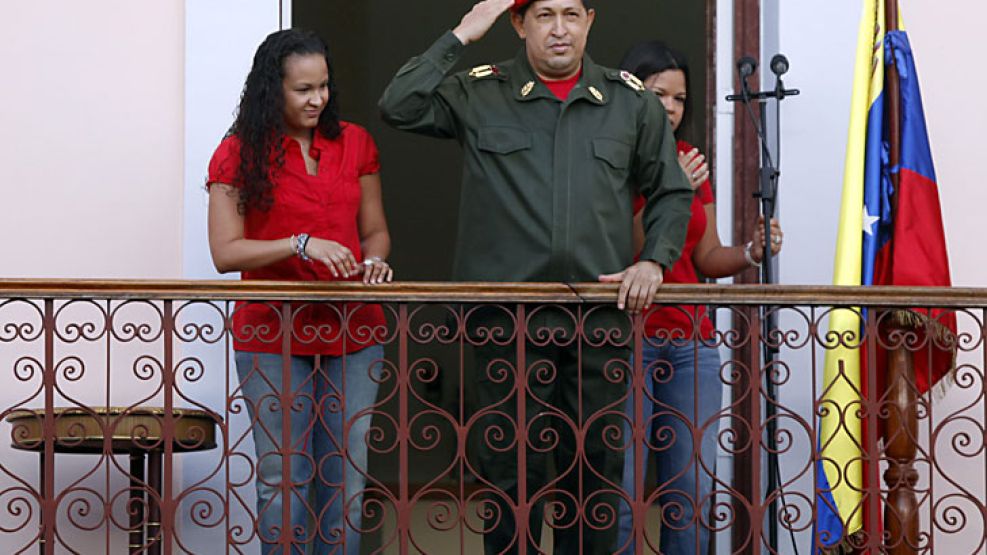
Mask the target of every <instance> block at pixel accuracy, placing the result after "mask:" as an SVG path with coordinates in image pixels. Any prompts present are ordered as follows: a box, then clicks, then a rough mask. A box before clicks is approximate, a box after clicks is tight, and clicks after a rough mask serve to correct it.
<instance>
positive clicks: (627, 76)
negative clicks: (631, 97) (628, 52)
mask: <svg viewBox="0 0 987 555" xmlns="http://www.w3.org/2000/svg"><path fill="white" fill-rule="evenodd" d="M607 77H609V78H610V79H611V80H612V81H620V82H621V83H623V84H624V85H626V86H627V88H629V89H631V90H633V91H635V92H638V93H643V92H644V91H645V90H647V89H646V88H645V86H644V83H642V82H641V80H640V79H638V78H637V76H635V75H634V74H633V73H631V72H629V71H626V70H616V69H615V70H613V71H609V72H607Z"/></svg>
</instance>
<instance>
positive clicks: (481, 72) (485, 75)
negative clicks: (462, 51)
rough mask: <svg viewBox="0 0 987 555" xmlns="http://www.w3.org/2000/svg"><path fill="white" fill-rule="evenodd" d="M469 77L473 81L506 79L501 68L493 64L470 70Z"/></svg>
mask: <svg viewBox="0 0 987 555" xmlns="http://www.w3.org/2000/svg"><path fill="white" fill-rule="evenodd" d="M467 75H469V78H470V79H473V80H478V79H490V78H500V79H503V78H505V76H504V74H503V72H502V71H501V70H500V68H499V67H497V66H496V65H493V64H484V65H482V66H476V67H474V68H473V69H471V70H469V73H468V74H467Z"/></svg>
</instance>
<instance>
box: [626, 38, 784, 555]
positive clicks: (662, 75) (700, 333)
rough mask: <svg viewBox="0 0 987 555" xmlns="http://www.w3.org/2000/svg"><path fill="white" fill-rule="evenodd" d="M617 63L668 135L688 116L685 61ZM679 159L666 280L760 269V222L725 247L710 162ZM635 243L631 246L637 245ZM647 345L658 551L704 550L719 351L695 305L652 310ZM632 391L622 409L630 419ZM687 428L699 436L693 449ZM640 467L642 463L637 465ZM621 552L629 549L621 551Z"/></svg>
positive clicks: (775, 240)
mask: <svg viewBox="0 0 987 555" xmlns="http://www.w3.org/2000/svg"><path fill="white" fill-rule="evenodd" d="M620 67H621V68H622V69H624V70H627V71H630V72H631V73H633V74H634V75H636V76H637V77H638V78H639V79H640V80H641V81H642V82H643V83H644V86H645V87H647V88H648V90H650V91H652V92H654V93H655V94H657V95H658V97H659V98H660V99H661V103H662V105H664V107H665V111H666V112H667V113H668V119H669V120H670V121H671V124H672V129H674V130H675V134H676V137H679V138H680V137H681V136H682V134H683V127H682V123H683V121H684V120H686V119H687V115H688V114H689V108H690V103H689V95H688V85H689V67H688V63H687V62H686V59H685V57H684V56H683V55H682V54H680V53H679V52H676V51H674V50H672V49H670V48H668V47H667V46H665V45H664V44H663V43H661V42H659V41H650V42H645V43H642V44H639V45H637V46H635V47H633V48H631V49H630V50H629V51H628V52H627V54H625V55H624V60H623V61H622V62H621V65H620ZM678 151H679V164H680V165H681V166H682V170H683V171H685V173H686V175H687V176H688V177H689V179H690V181H691V183H692V187H693V189H695V190H696V196H695V198H694V199H693V202H692V218H691V219H690V220H689V229H688V232H687V234H686V240H685V246H684V248H683V250H682V257H681V258H680V259H679V261H678V262H676V263H675V265H674V266H673V267H672V268H671V269H670V270H668V271H667V272H666V273H665V276H664V282H665V283H698V282H699V274H702V275H703V276H706V277H708V278H721V277H727V276H732V275H735V274H738V273H740V272H742V271H744V270H746V269H747V268H750V267H751V266H760V265H761V258H762V256H763V253H764V251H763V246H764V234H763V231H762V230H763V226H764V220H763V219H761V221H760V224H759V225H758V226H756V229H757V231H756V232H755V234H754V238H753V240H752V241H750V242H748V243H747V244H745V245H742V246H735V247H729V246H724V245H723V244H722V242H721V241H720V236H719V233H718V232H717V230H716V206H715V205H714V203H713V200H714V199H713V191H712V189H711V188H710V184H709V167H708V165H707V164H706V159H705V157H704V156H703V154H702V153H701V152H699V149H697V148H695V147H693V146H692V145H690V144H689V143H687V142H686V141H684V140H681V138H680V139H679V141H678ZM642 205H643V202H640V201H639V204H638V205H637V210H636V211H635V212H636V214H637V216H636V217H635V221H634V229H635V241H638V239H637V238H641V239H640V243H643V237H644V230H643V228H642V225H641V214H640V211H639V210H640V206H642ZM771 236H772V242H771V251H772V252H773V253H775V254H777V253H778V252H780V251H781V239H782V233H781V228H780V227H779V226H778V222H777V221H772V222H771ZM640 243H638V244H637V245H635V248H640ZM645 334H646V338H647V339H646V341H645V344H644V349H643V353H642V364H641V367H642V368H643V369H644V372H645V375H646V376H650V377H651V380H647V381H648V382H650V387H651V389H652V391H650V392H649V393H650V395H645V397H644V400H645V409H644V415H645V418H646V419H647V420H646V421H647V423H648V428H649V429H650V430H651V433H649V435H648V439H647V444H646V452H653V453H655V455H656V463H657V479H658V480H657V482H658V483H657V486H658V488H659V493H658V494H657V499H656V501H657V503H658V504H659V505H660V506H661V507H662V508H661V514H662V517H663V518H662V526H661V538H660V547H661V552H662V553H667V554H670V555H677V554H680V553H683V554H684V553H708V547H709V527H710V523H709V520H708V518H706V515H707V514H708V508H709V506H710V502H711V492H712V486H713V474H714V468H715V464H716V441H717V437H716V436H717V431H718V429H719V420H718V418H717V416H716V413H717V411H718V410H719V409H720V402H721V396H722V384H723V381H722V380H721V379H720V356H719V352H718V351H717V347H716V346H715V345H713V341H711V340H712V338H713V324H712V322H711V321H710V319H709V317H708V316H707V314H706V309H705V307H702V306H666V307H659V308H657V309H655V310H654V311H653V312H651V313H650V314H649V315H648V318H647V320H646V321H645ZM632 401H633V396H632V395H629V396H628V405H627V407H628V408H627V411H628V412H627V414H628V417H629V418H631V421H633V414H634V413H633V404H632ZM692 429H696V430H697V433H698V434H699V435H700V436H701V441H700V445H699V446H698V447H696V446H694V445H693V440H692V437H693V436H692ZM642 470H643V469H642ZM634 474H635V473H634V458H633V457H632V456H626V457H625V462H624V490H625V491H626V492H627V493H628V495H631V494H632V493H633V491H634ZM620 513H621V514H620V538H619V548H620V549H621V550H622V551H621V552H622V553H633V552H634V551H633V546H634V542H633V537H632V533H633V532H632V519H631V513H630V508H629V506H628V505H626V504H621V511H620ZM629 548H630V549H629Z"/></svg>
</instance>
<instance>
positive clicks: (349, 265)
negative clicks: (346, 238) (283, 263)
mask: <svg viewBox="0 0 987 555" xmlns="http://www.w3.org/2000/svg"><path fill="white" fill-rule="evenodd" d="M305 254H306V255H307V256H308V257H309V258H311V259H312V260H316V261H318V262H321V263H322V264H325V265H326V267H328V268H329V271H330V272H332V277H335V278H338V277H344V278H348V277H350V276H355V275H357V274H359V273H360V272H362V271H363V270H361V268H360V265H359V264H357V262H356V258H355V257H354V256H353V251H351V250H350V249H348V248H346V247H344V246H343V245H340V244H339V243H337V242H335V241H329V240H326V239H319V238H317V237H312V238H311V239H309V241H308V244H306V245H305Z"/></svg>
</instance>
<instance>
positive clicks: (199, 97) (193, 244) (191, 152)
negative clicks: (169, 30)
mask: <svg viewBox="0 0 987 555" xmlns="http://www.w3.org/2000/svg"><path fill="white" fill-rule="evenodd" d="M287 5H290V2H287ZM186 10H187V14H188V15H187V17H186V22H187V24H186V29H185V40H186V43H187V50H186V56H185V79H186V82H187V86H186V88H185V90H184V96H185V104H186V111H185V159H186V164H185V172H184V180H185V205H184V208H185V226H184V236H183V240H182V255H183V260H184V262H185V273H184V277H186V278H189V279H203V278H209V279H215V278H217V277H219V276H218V275H217V274H216V271H215V269H214V268H213V265H212V259H211V258H210V256H209V249H208V245H207V243H206V208H207V206H208V202H207V200H208V197H207V195H206V191H205V184H206V177H207V170H208V165H209V159H210V157H211V156H212V153H213V151H214V150H215V149H216V147H217V146H219V142H220V141H221V140H222V138H223V136H224V135H225V134H226V131H227V130H228V129H229V128H230V125H231V124H232V123H233V117H234V111H235V110H236V106H237V102H238V101H239V100H240V91H241V90H242V89H243V82H244V80H245V79H246V77H247V72H248V71H249V70H250V64H251V62H252V61H253V54H254V51H256V50H257V46H259V45H260V43H261V41H263V40H264V37H266V36H267V35H268V34H269V33H271V32H273V31H276V30H277V29H278V26H279V23H280V21H281V20H282V17H283V16H282V14H281V13H280V10H281V1H280V0H187V1H186ZM284 15H288V14H284ZM229 277H231V278H236V277H237V276H229Z"/></svg>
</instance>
